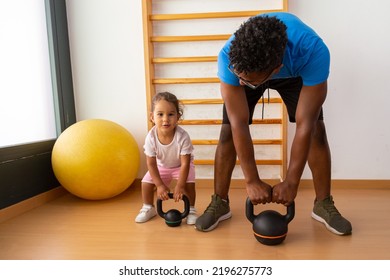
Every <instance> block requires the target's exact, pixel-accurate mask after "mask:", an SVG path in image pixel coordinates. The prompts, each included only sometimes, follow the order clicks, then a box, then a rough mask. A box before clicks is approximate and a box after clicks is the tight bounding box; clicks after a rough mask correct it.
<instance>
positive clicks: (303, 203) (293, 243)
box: [0, 186, 390, 260]
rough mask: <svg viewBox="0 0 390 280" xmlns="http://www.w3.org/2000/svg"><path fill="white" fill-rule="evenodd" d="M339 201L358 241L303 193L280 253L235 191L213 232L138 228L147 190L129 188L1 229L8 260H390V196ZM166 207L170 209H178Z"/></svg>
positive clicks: (1, 253)
mask: <svg viewBox="0 0 390 280" xmlns="http://www.w3.org/2000/svg"><path fill="white" fill-rule="evenodd" d="M211 193H212V190H211V189H208V188H201V189H198V190H197V203H196V206H197V209H198V211H199V212H203V211H204V209H205V207H206V206H207V205H208V203H209V201H210V196H211ZM333 195H334V198H335V202H336V206H337V207H338V208H339V210H340V211H341V212H342V213H343V215H344V216H345V217H347V218H348V219H349V220H350V221H351V222H352V225H353V234H352V235H351V236H337V235H334V234H332V233H330V232H329V231H327V230H326V229H325V227H324V226H323V225H322V224H320V223H318V222H316V221H314V220H313V219H312V218H311V217H310V213H311V208H312V204H313V196H314V191H313V190H312V189H311V188H307V187H305V188H301V189H300V191H299V193H298V197H297V199H296V214H295V218H294V220H293V221H292V222H291V223H290V224H289V232H288V235H287V238H286V240H285V241H284V242H283V243H282V244H280V245H278V246H265V245H262V244H260V243H259V242H257V241H256V239H255V238H254V236H253V233H252V228H251V226H252V225H251V224H250V223H249V221H248V220H247V219H246V217H245V209H244V204H245V203H244V202H245V199H246V192H245V189H242V188H232V189H231V192H230V200H231V210H232V213H233V217H232V218H231V219H229V220H227V221H224V222H222V223H221V224H220V225H219V227H218V228H217V229H215V230H214V231H211V232H208V233H204V232H199V231H196V230H195V229H194V227H193V226H188V225H186V224H185V223H183V224H182V225H181V226H180V227H176V228H171V227H168V226H166V225H165V223H164V220H163V219H162V218H160V217H158V216H157V217H155V218H154V219H153V220H152V221H150V222H148V223H145V224H136V223H135V222H134V217H135V216H136V214H137V213H138V211H139V208H140V206H141V195H140V190H139V189H128V190H127V191H126V192H124V193H123V194H121V195H119V196H117V197H115V198H113V199H109V200H105V201H86V200H83V199H80V198H77V197H75V196H73V195H70V194H66V195H64V196H61V197H60V198H58V199H55V200H53V201H51V202H49V203H46V204H44V205H42V206H39V207H37V208H35V209H33V210H31V211H29V212H27V213H24V214H22V215H19V216H17V217H15V218H12V219H9V220H7V221H5V222H3V223H0V248H1V249H0V259H2V260H7V259H11V260H21V259H27V260H28V259H38V260H47V259H56V260H84V259H88V260H107V259H114V260H124V259H126V260H135V259H137V260H161V259H164V260H171V259H182V260H192V259H193V260H206V259H207V260H228V259H237V260H248V259H251V260H255V259H269V260H291V259H294V260H312V259H315V260H363V259H364V260H366V259H369V260H388V259H390V242H389V237H390V203H389V202H390V189H370V186H367V189H365V188H359V189H355V190H351V189H334V190H333ZM164 203H165V204H164V209H165V207H168V208H169V207H170V206H169V205H168V203H166V202H164ZM176 205H177V204H176ZM272 205H273V204H272ZM179 206H181V204H179ZM270 206H271V204H270V205H268V207H270ZM168 208H167V209H168ZM179 208H180V207H179ZM264 209H266V206H264V205H263V206H256V207H255V213H258V212H257V211H262V210H264ZM279 210H280V211H283V210H284V209H283V208H281V209H279Z"/></svg>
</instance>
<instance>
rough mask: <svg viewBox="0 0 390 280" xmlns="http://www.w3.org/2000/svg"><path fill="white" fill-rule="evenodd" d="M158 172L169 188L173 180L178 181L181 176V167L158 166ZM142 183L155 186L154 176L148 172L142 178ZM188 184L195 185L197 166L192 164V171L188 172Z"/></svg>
mask: <svg viewBox="0 0 390 280" xmlns="http://www.w3.org/2000/svg"><path fill="white" fill-rule="evenodd" d="M158 171H159V173H160V177H161V180H162V181H163V182H164V184H165V185H166V186H169V184H170V183H171V181H172V180H173V179H175V180H177V179H178V178H179V174H180V166H179V167H175V168H165V167H161V166H158ZM142 182H144V183H150V184H154V182H153V179H152V176H150V173H149V171H148V172H146V174H145V176H144V178H142ZM186 182H187V183H195V165H194V164H193V163H191V164H190V170H189V172H188V177H187V181H186Z"/></svg>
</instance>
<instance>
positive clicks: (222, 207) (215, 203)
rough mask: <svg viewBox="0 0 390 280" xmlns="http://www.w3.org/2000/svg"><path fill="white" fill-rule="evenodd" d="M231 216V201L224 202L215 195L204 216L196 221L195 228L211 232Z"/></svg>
mask: <svg viewBox="0 0 390 280" xmlns="http://www.w3.org/2000/svg"><path fill="white" fill-rule="evenodd" d="M231 216H232V213H231V212H230V207H229V201H224V200H222V198H221V197H220V196H219V195H217V194H214V195H212V196H211V202H210V204H209V206H208V207H207V209H206V210H205V211H204V213H203V215H202V216H200V217H199V218H198V219H197V220H196V223H195V227H196V229H197V230H200V231H210V230H213V229H215V228H216V227H217V225H218V223H219V222H220V221H223V220H226V219H229V218H230V217H231Z"/></svg>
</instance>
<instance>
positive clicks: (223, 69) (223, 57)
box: [218, 35, 240, 86]
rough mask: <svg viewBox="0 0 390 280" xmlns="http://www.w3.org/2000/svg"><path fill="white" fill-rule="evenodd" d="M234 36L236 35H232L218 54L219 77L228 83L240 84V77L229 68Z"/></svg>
mask: <svg viewBox="0 0 390 280" xmlns="http://www.w3.org/2000/svg"><path fill="white" fill-rule="evenodd" d="M233 37H234V35H233V36H231V37H230V39H229V40H228V41H227V42H226V44H225V46H224V47H223V48H222V49H221V51H220V52H219V54H218V78H219V79H220V80H221V81H222V82H224V83H226V84H229V85H233V86H239V85H240V81H239V79H238V78H237V76H236V75H234V74H233V73H232V72H231V71H230V70H229V62H230V61H229V48H230V43H231V41H232V40H233Z"/></svg>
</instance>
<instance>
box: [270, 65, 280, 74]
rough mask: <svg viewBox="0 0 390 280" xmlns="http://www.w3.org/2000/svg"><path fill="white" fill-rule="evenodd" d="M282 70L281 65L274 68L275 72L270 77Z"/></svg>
mask: <svg viewBox="0 0 390 280" xmlns="http://www.w3.org/2000/svg"><path fill="white" fill-rule="evenodd" d="M282 68H283V64H280V65H279V67H277V68H275V70H274V71H273V72H272V75H271V76H273V75H275V74H278V73H279V71H280V69H282Z"/></svg>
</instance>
